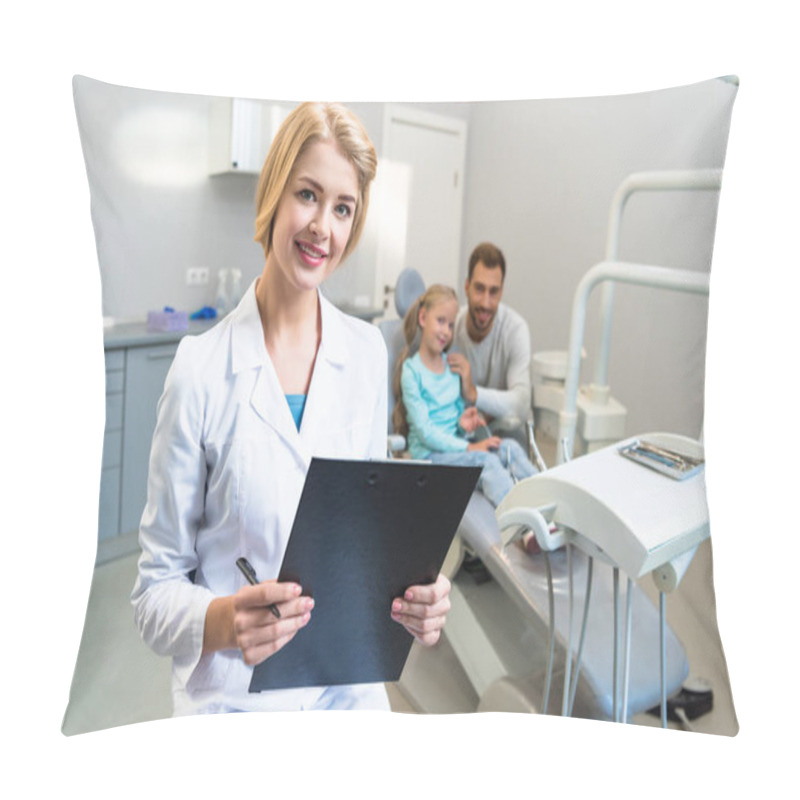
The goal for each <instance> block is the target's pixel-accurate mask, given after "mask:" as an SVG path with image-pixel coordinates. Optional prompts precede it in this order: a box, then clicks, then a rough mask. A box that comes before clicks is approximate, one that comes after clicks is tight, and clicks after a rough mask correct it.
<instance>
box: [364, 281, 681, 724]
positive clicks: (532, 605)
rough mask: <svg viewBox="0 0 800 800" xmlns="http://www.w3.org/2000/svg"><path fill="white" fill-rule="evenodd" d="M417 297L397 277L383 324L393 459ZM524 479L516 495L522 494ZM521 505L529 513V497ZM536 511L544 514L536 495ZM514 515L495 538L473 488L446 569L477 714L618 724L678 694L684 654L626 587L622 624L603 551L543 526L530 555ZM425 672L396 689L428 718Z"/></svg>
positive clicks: (456, 635) (493, 520) (407, 675)
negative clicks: (408, 322) (470, 568)
mask: <svg viewBox="0 0 800 800" xmlns="http://www.w3.org/2000/svg"><path fill="white" fill-rule="evenodd" d="M424 290H425V285H424V281H423V280H422V278H421V276H420V275H419V273H417V272H416V271H414V270H413V269H406V270H404V271H403V272H402V273H401V274H400V276H399V277H398V280H397V285H396V289H395V308H396V310H397V314H398V317H399V319H391V320H383V321H381V322H379V323H378V326H379V328H380V330H381V332H382V334H383V336H384V340H385V341H386V346H387V350H388V356H389V408H390V419H389V420H388V421H387V422H388V425H389V432H390V436H389V442H390V444H389V450H390V455H392V454H393V453H394V454H396V453H397V452H398V451H399V450H402V449H403V447H404V442H403V441H402V437H397V436H394V435H392V427H391V408H392V407H393V405H394V402H395V397H394V392H393V390H392V377H393V373H394V369H395V365H396V362H397V358H398V356H399V354H400V352H401V350H402V348H403V346H404V344H405V340H404V337H403V331H402V325H403V318H404V316H405V313H406V311H407V310H408V308H409V307H410V305H411V304H412V303H413V302H414V300H415V299H416V298H417V297H418V296H419V295H420V294H422V292H423V291H424ZM531 430H532V429H531ZM532 444H533V446H534V448H535V443H533V442H532ZM536 454H537V455H538V451H536ZM537 460H538V459H537ZM567 466H569V465H567ZM546 474H547V473H544V475H546ZM538 477H539V476H534V478H532V479H528V481H532V482H535V481H536V480H537V478H538ZM528 481H522V482H521V483H519V484H517V486H515V487H514V489H513V490H512V493H514V492H515V491H516V490H519V491H523V487H524V484H526V483H527V482H528ZM516 496H517V497H519V494H518V493H517V495H516ZM509 497H511V495H509ZM507 499H508V498H507ZM519 502H521V503H522V504H523V505H526V504H527V503H528V499H527V498H526V497H524V496H523V497H522V499H521V500H520V501H519ZM530 502H534V501H533V500H531V501H530ZM535 502H536V504H537V505H541V504H540V503H539V500H538V498H537V499H536V500H535ZM514 505H515V504H514V503H512V504H511V506H514ZM511 506H507V505H506V503H504V504H503V507H504V508H506V510H507V511H508V512H509V513H510V514H511V518H512V521H511V523H509V524H508V525H507V526H505V527H504V528H503V529H501V526H500V524H499V523H498V514H497V513H496V511H495V509H494V507H493V506H492V505H491V504H490V503H489V502H488V500H486V498H485V497H483V495H482V494H481V493H480V492H478V491H476V492H475V493H474V494H473V496H472V498H471V499H470V502H469V504H468V506H467V510H466V512H465V513H464V517H463V518H462V521H461V524H460V526H459V528H458V531H457V533H456V536H455V538H454V541H453V544H452V546H451V548H450V552H449V553H448V555H447V558H446V559H445V564H444V567H443V572H444V573H445V574H446V575H447V576H448V578H449V579H450V580H451V583H452V590H451V595H450V599H451V606H452V608H451V611H450V613H449V615H448V620H447V624H446V626H445V629H444V636H445V637H446V639H447V642H448V643H449V645H450V646H451V647H452V650H453V652H454V653H455V655H456V657H457V658H458V660H459V662H460V664H461V666H462V667H463V669H464V672H465V674H466V675H467V677H468V679H469V681H470V683H471V685H472V687H473V688H474V690H475V694H476V695H477V697H478V703H477V708H476V710H478V711H516V712H528V713H549V714H563V715H565V716H566V715H571V716H576V717H582V718H586V719H598V720H614V721H622V722H624V721H627V719H628V717H629V716H633V715H635V714H637V713H640V712H643V711H647V710H650V709H652V708H653V707H655V706H658V705H659V703H662V701H664V698H665V697H666V696H667V695H671V694H672V693H674V692H676V691H677V690H679V689H680V687H681V685H682V683H683V681H684V680H685V679H686V677H687V675H688V671H689V669H688V662H687V658H686V653H685V651H684V648H683V646H682V645H681V643H680V642H679V641H678V639H677V637H676V636H675V634H674V633H673V632H672V631H671V630H670V629H669V627H667V626H666V625H665V623H664V616H663V613H662V614H661V615H659V610H657V609H656V608H655V606H654V605H653V603H652V602H651V601H650V599H649V598H648V597H647V596H646V594H645V593H644V592H643V591H642V589H641V588H640V587H638V586H637V585H636V584H635V583H633V582H629V583H628V586H627V592H626V593H625V599H626V613H627V624H626V625H624V626H623V625H620V622H619V620H620V614H619V604H620V592H619V575H618V571H617V570H616V569H614V568H612V566H611V565H610V564H609V563H604V562H603V559H602V557H600V558H598V557H595V556H597V555H599V554H595V553H591V554H589V553H587V552H585V551H583V550H581V549H580V548H578V547H574V546H573V545H572V543H571V542H570V543H565V542H566V540H565V539H564V537H563V536H562V537H561V538H560V539H559V538H557V537H558V536H559V533H558V530H557V529H556V531H555V532H553V531H551V530H550V522H548V523H547V526H546V527H545V530H544V531H540V532H537V540H539V541H540V543H541V544H544V547H543V552H542V553H541V554H539V555H535V556H531V555H528V554H527V553H526V552H525V551H524V550H523V548H522V547H520V546H519V544H518V538H519V535H520V533H521V532H522V530H523V529H524V528H526V527H527V529H532V524H531V523H530V520H528V519H527V518H525V519H523V524H520V523H517V524H515V523H514V520H513V516H514V515H513V513H512V510H511ZM498 511H499V509H498ZM523 516H524V515H523ZM508 519H509V517H508V516H506V521H507V520H508ZM554 537H555V538H554ZM467 552H469V553H472V554H474V555H476V556H477V557H478V558H479V559H480V560H481V561H482V562H483V564H484V565H485V567H486V569H487V570H488V572H489V574H490V575H491V578H492V579H493V580H490V581H489V582H487V583H486V584H481V585H478V584H476V582H475V581H474V580H472V579H471V578H470V577H469V576H467V575H465V573H464V570H461V569H460V568H461V566H462V562H463V561H464V558H465V555H466V553H467ZM581 610H582V611H581ZM498 615H500V616H499V617H498ZM584 620H585V624H583V623H584ZM499 623H502V624H499ZM579 626H580V628H581V631H580V634H579V635H578V633H577V632H578V628H579ZM623 628H624V630H623ZM623 636H624V642H623V646H622V647H621V648H620V647H618V646H617V645H618V643H620V642H622V639H623ZM412 654H413V650H412ZM568 654H569V657H568ZM623 662H624V663H623ZM424 669H425V668H424V666H422V665H416V664H415V663H414V662H413V659H409V663H408V664H407V665H406V670H405V671H404V673H403V676H402V677H401V681H400V684H401V688H402V689H403V691H404V694H406V695H407V696H408V697H409V699H410V700H411V701H412V703H414V704H415V705H417V706H418V707H419V710H421V711H428V710H429V709H428V708H426V707H424V706H425V703H424V700H423V699H420V698H422V697H423V695H424V692H421V691H420V692H417V690H416V689H415V686H416V685H417V684H418V681H419V680H423V679H424V676H422V675H417V674H415V670H419V671H424Z"/></svg>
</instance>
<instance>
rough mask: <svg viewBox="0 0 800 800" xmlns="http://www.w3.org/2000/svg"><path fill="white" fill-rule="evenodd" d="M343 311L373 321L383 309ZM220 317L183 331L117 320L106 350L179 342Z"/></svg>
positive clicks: (105, 333) (110, 329) (106, 338)
mask: <svg viewBox="0 0 800 800" xmlns="http://www.w3.org/2000/svg"><path fill="white" fill-rule="evenodd" d="M339 308H340V310H341V311H343V312H344V313H345V314H350V315H351V316H354V317H359V318H360V319H363V320H366V321H367V322H372V321H373V320H374V319H375V318H376V317H378V316H380V315H381V314H382V313H383V311H382V309H370V308H356V307H352V306H344V305H343V306H340V307H339ZM218 322H219V318H218V319H197V320H193V319H190V320H189V327H188V328H187V329H186V330H182V331H150V330H148V329H147V321H146V320H144V319H142V320H137V321H130V320H129V321H122V322H116V323H114V324H113V325H109V326H107V327H106V328H104V329H103V346H104V348H105V349H106V350H119V349H121V348H124V347H147V346H148V345H158V344H173V343H175V342H179V341H180V340H181V339H182V338H183V337H184V336H187V335H188V336H192V335H197V334H199V333H205V331H207V330H209V329H210V328H213V327H214V325H216V324H217V323H218Z"/></svg>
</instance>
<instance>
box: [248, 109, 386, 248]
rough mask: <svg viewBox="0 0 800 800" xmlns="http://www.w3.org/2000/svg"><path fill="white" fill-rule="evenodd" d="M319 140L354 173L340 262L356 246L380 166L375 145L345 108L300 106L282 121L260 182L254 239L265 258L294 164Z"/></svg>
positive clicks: (265, 162) (270, 244)
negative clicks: (333, 149) (332, 145)
mask: <svg viewBox="0 0 800 800" xmlns="http://www.w3.org/2000/svg"><path fill="white" fill-rule="evenodd" d="M321 141H334V142H335V143H336V144H337V145H338V147H339V148H340V149H341V151H342V153H343V154H344V156H345V158H347V159H348V160H349V161H350V162H351V163H352V164H353V166H354V167H355V168H356V173H357V175H358V188H359V196H358V198H357V199H356V209H355V213H354V215H353V227H352V228H351V230H350V238H349V239H348V240H347V245H346V246H345V249H344V252H343V253H342V259H341V260H342V261H344V260H345V259H346V258H347V256H349V255H350V253H351V252H352V251H353V248H354V247H355V246H356V244H357V243H358V240H359V238H360V236H361V233H362V231H363V229H364V222H365V220H366V216H367V207H368V206H369V187H370V183H371V182H372V179H373V178H374V177H375V172H376V170H377V166H378V158H377V155H376V154H375V147H374V145H373V144H372V142H371V141H370V138H369V136H368V135H367V132H366V131H365V130H364V126H363V125H362V124H361V122H360V121H359V119H358V118H357V117H356V116H355V114H353V113H352V111H350V110H349V109H347V108H345V107H344V106H342V105H338V104H336V103H301V104H300V105H299V106H297V108H295V109H294V110H293V111H292V112H291V113H290V114H289V116H287V117H286V119H285V120H284V122H283V124H282V125H281V127H280V128H279V130H278V133H277V134H276V135H275V139H274V140H273V142H272V146H271V147H270V149H269V153H267V158H266V160H265V161H264V166H263V168H262V170H261V177H260V178H259V180H258V188H257V189H256V223H255V228H256V235H255V241H257V242H260V243H261V246H262V247H263V248H264V255H265V256H266V255H269V251H270V248H271V247H272V229H273V227H274V224H275V214H276V213H277V210H278V203H279V202H280V199H281V195H282V194H283V191H284V189H285V188H286V184H287V183H288V182H289V178H290V176H291V174H292V170H293V169H294V165H295V163H296V161H297V159H298V158H300V156H301V155H302V154H303V153H304V152H305V150H306V148H308V146H309V145H311V144H314V143H315V142H321Z"/></svg>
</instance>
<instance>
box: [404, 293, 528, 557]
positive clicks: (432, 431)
mask: <svg viewBox="0 0 800 800" xmlns="http://www.w3.org/2000/svg"><path fill="white" fill-rule="evenodd" d="M457 312H458V299H457V298H456V294H455V292H454V291H453V290H452V289H451V288H449V287H447V286H442V285H439V284H436V285H434V286H431V287H430V288H429V289H428V290H427V291H426V292H425V293H424V294H422V295H421V296H420V297H419V298H418V299H417V301H416V302H415V303H414V304H413V305H412V306H411V308H410V309H409V310H408V313H407V314H406V317H405V320H404V323H403V329H404V333H405V338H406V347H405V349H404V350H403V352H402V353H401V355H400V358H399V359H398V362H397V369H396V372H395V376H394V390H395V395H396V397H397V404H396V405H395V408H394V411H393V414H392V423H393V425H394V428H395V430H396V432H397V433H401V434H403V435H404V436H406V438H407V440H408V448H409V452H410V455H411V457H412V458H420V459H428V460H430V461H432V462H433V463H436V464H464V465H468V466H481V467H483V472H482V473H481V477H480V479H479V482H478V488H479V489H480V490H481V491H482V492H483V494H484V495H485V496H486V498H487V499H488V500H489V501H490V502H491V503H492V504H493V505H495V506H497V505H499V503H500V501H501V500H502V499H503V498H504V497H505V496H506V494H507V493H508V492H509V490H510V489H511V487H512V486H513V485H514V479H515V478H516V479H517V480H521V479H522V478H527V477H530V476H531V475H533V474H535V473H536V471H537V470H536V468H535V467H534V466H533V464H531V462H530V461H529V460H528V458H527V457H526V455H525V451H524V450H523V449H522V447H521V446H520V445H519V443H518V442H517V441H516V440H514V439H501V438H499V437H497V436H489V437H487V438H486V439H482V440H481V441H478V442H470V441H469V440H468V439H467V436H468V435H469V434H472V433H473V432H474V431H475V430H476V429H477V428H480V427H484V426H485V425H486V422H485V421H484V420H483V418H482V417H481V416H480V414H479V413H478V410H477V408H475V407H474V406H472V407H470V408H465V405H464V400H463V398H462V396H461V382H460V378H459V377H458V376H457V375H456V374H455V373H453V372H451V371H450V367H449V365H448V363H447V359H446V357H445V352H446V351H447V348H448V347H449V346H450V343H451V342H452V339H453V327H454V325H455V319H456V313H457ZM534 542H535V539H534ZM526 549H529V548H527V547H526Z"/></svg>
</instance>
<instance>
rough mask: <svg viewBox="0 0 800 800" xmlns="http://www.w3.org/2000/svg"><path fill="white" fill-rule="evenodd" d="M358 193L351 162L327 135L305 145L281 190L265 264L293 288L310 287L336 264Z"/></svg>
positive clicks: (344, 241)
mask: <svg viewBox="0 0 800 800" xmlns="http://www.w3.org/2000/svg"><path fill="white" fill-rule="evenodd" d="M358 196H359V187H358V174H357V172H356V168H355V166H354V165H353V164H352V163H351V162H350V161H349V160H348V159H347V158H346V157H345V156H344V155H343V154H342V152H341V150H340V149H339V147H338V146H337V145H336V144H335V143H334V142H333V141H329V140H323V141H319V142H314V143H313V144H311V145H309V146H308V147H307V148H306V149H305V151H304V152H303V153H302V154H301V155H300V157H299V158H298V159H297V161H296V162H295V165H294V168H293V170H292V174H291V175H290V177H289V180H288V182H287V184H286V188H285V189H284V190H283V194H282V195H281V199H280V202H279V203H278V210H277V213H276V215H275V225H274V228H273V231H272V247H271V248H270V251H269V255H268V257H267V263H269V262H270V261H272V262H273V266H275V267H277V268H278V269H279V270H280V271H281V273H282V274H283V276H284V278H286V279H287V280H288V281H289V283H290V284H291V285H293V286H294V287H295V288H297V289H316V288H317V287H318V286H319V285H320V284H321V283H322V281H323V280H325V278H327V277H328V275H330V274H331V273H332V272H333V271H334V270H335V269H336V267H337V266H338V265H339V262H340V260H341V257H342V253H343V252H344V249H345V247H346V245H347V241H348V239H349V238H350V231H351V229H352V227H353V215H354V214H355V210H356V203H357V198H358Z"/></svg>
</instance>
